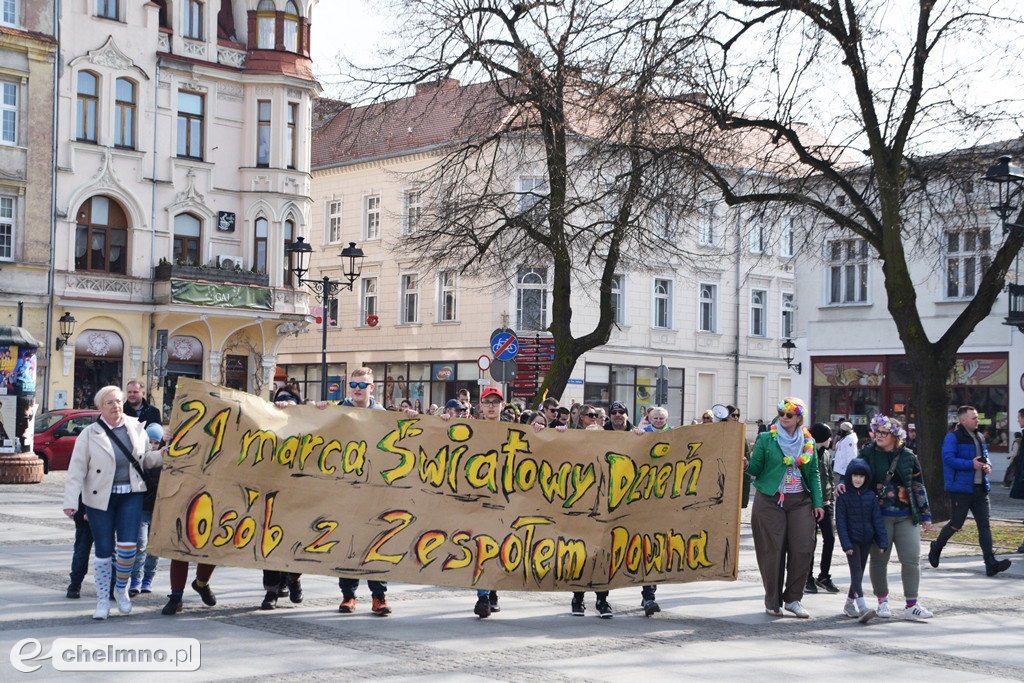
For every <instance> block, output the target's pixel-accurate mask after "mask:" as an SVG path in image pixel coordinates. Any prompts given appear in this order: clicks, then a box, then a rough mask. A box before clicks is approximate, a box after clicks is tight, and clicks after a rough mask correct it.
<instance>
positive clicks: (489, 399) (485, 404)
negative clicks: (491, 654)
mask: <svg viewBox="0 0 1024 683" xmlns="http://www.w3.org/2000/svg"><path fill="white" fill-rule="evenodd" d="M504 410H505V396H504V394H502V393H501V390H500V389H498V388H497V387H491V386H489V387H486V388H485V389H484V390H483V391H481V392H480V419H481V420H491V421H492V422H503V421H505V420H502V412H503V411H504ZM500 611H501V608H500V607H499V606H498V591H492V590H488V589H486V588H479V589H477V591H476V605H474V606H473V614H475V615H477V616H478V617H480V618H481V619H486V618H487V617H489V616H491V613H492V612H500Z"/></svg>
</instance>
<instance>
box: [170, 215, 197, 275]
mask: <svg viewBox="0 0 1024 683" xmlns="http://www.w3.org/2000/svg"><path fill="white" fill-rule="evenodd" d="M202 240H203V223H202V221H200V220H199V219H198V218H196V217H195V216H193V215H192V214H190V213H183V214H179V215H177V216H175V217H174V242H173V249H172V251H173V253H172V257H173V258H174V261H175V262H176V263H177V262H179V261H180V262H181V263H185V264H188V265H195V266H198V265H199V254H200V246H201V244H202Z"/></svg>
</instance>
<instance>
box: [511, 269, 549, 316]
mask: <svg viewBox="0 0 1024 683" xmlns="http://www.w3.org/2000/svg"><path fill="white" fill-rule="evenodd" d="M547 326H548V269H547V268H520V269H519V273H518V274H517V276H516V329H517V330H525V331H530V332H535V331H540V330H545V329H547Z"/></svg>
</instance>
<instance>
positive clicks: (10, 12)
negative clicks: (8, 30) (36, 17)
mask: <svg viewBox="0 0 1024 683" xmlns="http://www.w3.org/2000/svg"><path fill="white" fill-rule="evenodd" d="M0 24H3V25H4V26H17V25H18V0H3V4H2V5H0Z"/></svg>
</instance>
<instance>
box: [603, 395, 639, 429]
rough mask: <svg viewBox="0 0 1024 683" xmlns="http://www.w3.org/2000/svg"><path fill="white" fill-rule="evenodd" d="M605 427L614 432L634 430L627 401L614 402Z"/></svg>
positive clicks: (609, 410)
mask: <svg viewBox="0 0 1024 683" xmlns="http://www.w3.org/2000/svg"><path fill="white" fill-rule="evenodd" d="M604 428H605V429H607V430H608V431H612V432H631V431H633V423H632V422H630V421H629V409H627V408H626V404H625V403H620V402H619V401H614V402H612V405H611V407H610V408H609V409H608V424H606V425H605V426H604Z"/></svg>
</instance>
